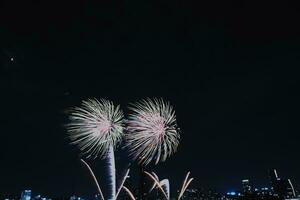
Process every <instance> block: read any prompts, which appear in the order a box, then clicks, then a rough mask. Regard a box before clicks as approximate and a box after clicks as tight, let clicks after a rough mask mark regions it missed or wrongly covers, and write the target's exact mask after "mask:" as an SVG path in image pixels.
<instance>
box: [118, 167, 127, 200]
mask: <svg viewBox="0 0 300 200" xmlns="http://www.w3.org/2000/svg"><path fill="white" fill-rule="evenodd" d="M129 171H130V170H129V169H127V171H126V173H125V175H124V176H123V179H122V181H121V184H120V186H119V189H118V191H117V194H116V199H117V198H118V195H119V193H120V192H121V189H122V188H123V185H124V183H125V181H126V179H127V178H128V177H129V176H128V174H129Z"/></svg>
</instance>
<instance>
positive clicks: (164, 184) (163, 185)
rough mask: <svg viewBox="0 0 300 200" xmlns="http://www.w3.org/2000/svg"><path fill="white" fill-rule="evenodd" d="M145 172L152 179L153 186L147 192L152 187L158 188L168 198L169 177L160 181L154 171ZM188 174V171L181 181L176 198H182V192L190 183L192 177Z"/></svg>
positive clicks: (167, 199) (178, 199)
mask: <svg viewBox="0 0 300 200" xmlns="http://www.w3.org/2000/svg"><path fill="white" fill-rule="evenodd" d="M145 174H146V175H147V176H148V177H149V178H150V179H151V180H152V181H153V186H152V187H151V189H150V191H149V192H148V194H149V193H150V192H151V191H152V190H153V189H154V188H158V189H159V191H160V192H161V193H162V194H163V196H164V198H165V199H166V200H170V183H169V179H163V180H162V181H159V178H158V176H157V175H156V174H155V173H154V172H152V174H151V173H149V172H145ZM189 176H190V172H188V173H187V174H186V176H185V179H184V181H183V184H182V187H181V190H180V192H179V194H178V198H177V200H180V199H181V198H182V196H183V194H184V192H185V191H186V189H187V188H188V186H189V185H190V184H191V182H192V181H193V180H194V178H189Z"/></svg>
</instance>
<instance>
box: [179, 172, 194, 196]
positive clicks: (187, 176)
mask: <svg viewBox="0 0 300 200" xmlns="http://www.w3.org/2000/svg"><path fill="white" fill-rule="evenodd" d="M189 176H190V172H188V173H187V174H186V177H185V179H184V181H183V184H182V187H181V190H180V193H179V195H178V200H180V199H181V197H182V195H183V194H184V192H185V191H186V189H187V187H188V186H189V185H190V183H191V182H192V181H193V180H194V178H190V179H189Z"/></svg>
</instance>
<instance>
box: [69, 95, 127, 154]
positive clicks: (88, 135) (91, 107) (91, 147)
mask: <svg viewBox="0 0 300 200" xmlns="http://www.w3.org/2000/svg"><path fill="white" fill-rule="evenodd" d="M69 118H70V123H69V124H68V125H67V129H68V133H69V138H70V139H71V141H72V144H75V145H77V146H78V147H79V149H80V150H81V154H84V155H86V157H94V158H95V157H97V156H100V157H105V156H106V155H107V152H108V150H109V148H110V147H114V146H115V145H116V144H117V142H119V141H120V140H121V139H122V135H123V127H124V123H123V118H124V117H123V112H122V111H121V109H120V107H119V106H114V104H113V103H112V102H111V101H109V100H106V99H100V100H99V101H98V100H97V99H88V100H86V101H82V105H81V106H80V107H75V108H72V109H70V110H69Z"/></svg>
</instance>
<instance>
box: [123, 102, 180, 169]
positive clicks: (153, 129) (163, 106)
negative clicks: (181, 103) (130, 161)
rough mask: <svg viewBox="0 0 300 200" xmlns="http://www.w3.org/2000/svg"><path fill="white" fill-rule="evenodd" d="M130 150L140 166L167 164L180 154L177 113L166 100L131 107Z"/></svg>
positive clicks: (128, 131) (129, 121)
mask: <svg viewBox="0 0 300 200" xmlns="http://www.w3.org/2000/svg"><path fill="white" fill-rule="evenodd" d="M129 109H130V111H132V113H131V114H130V115H129V119H128V123H127V134H126V142H127V143H126V146H127V147H128V149H129V152H130V155H131V156H133V158H134V159H135V160H138V162H139V164H141V165H147V164H149V163H150V162H151V161H152V160H153V159H155V164H157V163H158V162H160V161H165V160H166V159H167V157H169V156H170V155H172V154H173V153H174V152H176V150H177V146H178V144H179V138H180V136H179V133H178V130H179V129H178V127H177V122H176V116H175V111H174V109H173V107H172V106H171V105H170V103H169V102H165V101H163V100H162V99H153V100H152V99H146V100H141V101H139V102H137V103H135V104H131V106H130V107H129Z"/></svg>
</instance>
